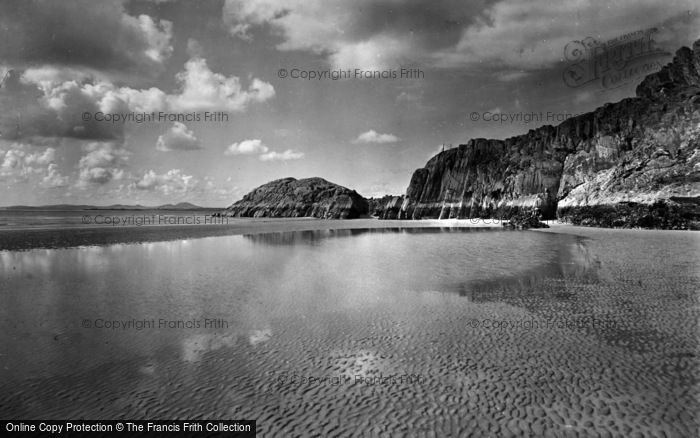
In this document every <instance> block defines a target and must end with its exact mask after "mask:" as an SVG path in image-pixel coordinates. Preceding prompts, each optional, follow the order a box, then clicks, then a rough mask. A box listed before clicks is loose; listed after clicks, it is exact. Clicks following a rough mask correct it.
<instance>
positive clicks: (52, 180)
mask: <svg viewBox="0 0 700 438" xmlns="http://www.w3.org/2000/svg"><path fill="white" fill-rule="evenodd" d="M40 184H41V186H43V187H46V188H50V189H53V188H58V187H66V186H67V185H68V177H67V176H64V175H62V174H61V172H59V170H58V165H57V164H56V163H51V164H49V166H48V167H47V168H46V175H44V177H43V178H42V179H41V183H40Z"/></svg>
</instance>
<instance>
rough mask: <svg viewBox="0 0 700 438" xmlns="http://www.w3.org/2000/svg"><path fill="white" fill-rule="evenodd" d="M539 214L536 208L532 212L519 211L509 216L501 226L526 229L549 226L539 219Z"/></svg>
mask: <svg viewBox="0 0 700 438" xmlns="http://www.w3.org/2000/svg"><path fill="white" fill-rule="evenodd" d="M540 219H541V215H540V214H539V211H537V209H535V210H533V211H532V212H525V211H521V212H520V213H518V214H515V215H513V216H511V218H510V220H509V221H508V222H503V223H502V224H501V225H503V228H508V229H511V230H527V229H529V228H549V225H547V224H545V223H544V222H542V221H541V220H540Z"/></svg>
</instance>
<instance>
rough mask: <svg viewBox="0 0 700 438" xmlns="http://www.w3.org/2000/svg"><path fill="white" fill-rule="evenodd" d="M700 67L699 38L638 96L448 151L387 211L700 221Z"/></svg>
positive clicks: (607, 221)
mask: <svg viewBox="0 0 700 438" xmlns="http://www.w3.org/2000/svg"><path fill="white" fill-rule="evenodd" d="M699 72H700V41H697V42H695V44H694V45H693V49H692V50H691V49H689V48H687V47H684V48H682V49H680V50H679V51H678V52H677V53H676V56H675V57H674V59H673V61H672V62H671V63H670V64H668V65H667V66H665V67H664V68H662V69H661V70H660V71H659V72H657V73H654V74H651V75H649V76H647V77H646V78H645V79H644V80H643V81H642V82H641V83H640V84H639V86H638V87H637V90H636V94H637V97H633V98H628V99H624V100H622V101H620V102H617V103H614V104H606V105H604V106H603V107H601V108H598V109H596V110H595V111H593V112H590V113H586V114H583V115H579V116H577V117H572V118H570V119H568V120H566V121H564V122H563V123H561V124H559V125H558V126H556V127H553V126H549V125H547V126H542V127H540V128H538V129H535V130H530V131H529V132H528V133H527V134H524V135H520V136H517V137H512V138H509V139H506V140H487V139H474V140H470V141H469V142H468V143H467V144H464V145H460V146H459V147H457V148H454V149H449V150H446V151H443V152H441V153H439V154H437V155H436V156H434V157H433V158H431V159H430V160H429V161H428V163H427V164H426V165H425V167H424V168H421V169H418V170H416V171H415V172H414V174H413V177H412V178H411V182H410V184H409V186H408V189H407V190H406V195H405V197H403V198H402V199H401V200H400V202H399V201H397V200H395V199H392V200H391V201H390V202H388V203H387V205H386V206H385V212H384V214H385V215H388V216H396V217H397V218H399V219H420V218H452V217H456V218H471V217H499V218H509V217H512V216H514V215H517V214H519V213H521V212H530V211H533V210H534V209H539V210H540V211H541V213H542V215H543V217H544V218H545V219H551V218H554V217H555V216H559V217H560V218H561V219H563V220H567V221H571V222H574V223H578V224H584V225H596V226H621V227H658V228H683V229H687V228H695V227H697V226H698V221H700V208H699V206H698V204H699V203H700V74H699ZM398 203H400V204H401V206H400V208H398V211H396V213H394V211H395V210H396V209H397V204H398ZM389 204H391V205H389Z"/></svg>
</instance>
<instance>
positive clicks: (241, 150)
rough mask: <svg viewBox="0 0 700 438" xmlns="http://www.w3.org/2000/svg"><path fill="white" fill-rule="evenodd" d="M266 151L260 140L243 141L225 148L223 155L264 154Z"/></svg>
mask: <svg viewBox="0 0 700 438" xmlns="http://www.w3.org/2000/svg"><path fill="white" fill-rule="evenodd" d="M268 150H269V148H268V147H267V146H265V145H264V144H263V142H262V140H258V139H252V140H243V141H241V142H237V143H232V144H231V145H230V146H229V147H227V148H226V150H225V151H224V155H252V154H264V153H265V152H267V151H268Z"/></svg>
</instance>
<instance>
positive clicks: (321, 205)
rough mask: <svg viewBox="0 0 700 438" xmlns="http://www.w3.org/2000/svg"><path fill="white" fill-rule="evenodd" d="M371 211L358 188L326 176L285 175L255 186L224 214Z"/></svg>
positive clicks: (350, 214)
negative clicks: (337, 182)
mask: <svg viewBox="0 0 700 438" xmlns="http://www.w3.org/2000/svg"><path fill="white" fill-rule="evenodd" d="M367 211H368V204H367V200H366V199H365V198H363V197H362V196H360V195H359V194H358V193H357V192H356V191H354V190H350V189H348V188H346V187H343V186H339V185H337V184H333V183H331V182H328V181H326V180H325V179H323V178H306V179H300V180H297V179H295V178H283V179H278V180H275V181H271V182H269V183H267V184H263V185H261V186H260V187H258V188H256V189H254V190H253V191H251V192H250V193H248V194H247V195H245V196H244V197H243V199H241V200H240V201H238V202H236V203H235V204H233V205H231V206H230V207H228V208H227V209H226V210H224V211H223V212H222V213H221V215H222V216H233V217H315V218H322V219H353V218H357V217H360V216H363V215H366V214H367Z"/></svg>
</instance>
